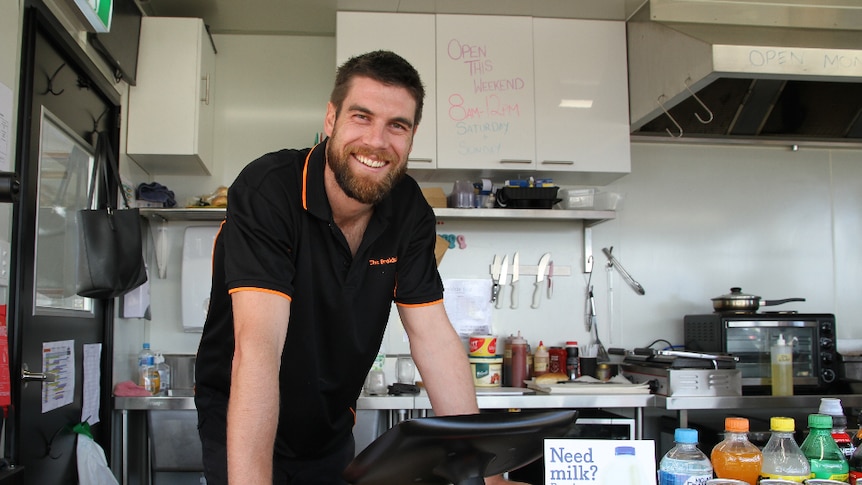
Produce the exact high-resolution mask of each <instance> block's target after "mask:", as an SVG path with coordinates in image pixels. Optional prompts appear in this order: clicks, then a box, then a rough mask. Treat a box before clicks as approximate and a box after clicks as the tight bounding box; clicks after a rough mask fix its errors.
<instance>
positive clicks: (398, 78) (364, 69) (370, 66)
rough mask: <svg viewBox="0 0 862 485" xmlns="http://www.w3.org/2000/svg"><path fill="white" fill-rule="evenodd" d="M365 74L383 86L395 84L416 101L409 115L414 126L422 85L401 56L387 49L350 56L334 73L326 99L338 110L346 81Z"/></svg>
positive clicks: (419, 114) (418, 117)
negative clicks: (333, 85) (333, 79)
mask: <svg viewBox="0 0 862 485" xmlns="http://www.w3.org/2000/svg"><path fill="white" fill-rule="evenodd" d="M359 76H361V77H367V78H369V79H373V80H375V81H377V82H380V83H383V84H386V85H387V86H397V87H402V88H404V89H406V90H407V91H408V92H409V93H410V95H411V96H413V100H414V101H416V113H415V114H414V117H413V123H414V126H415V125H418V124H419V121H420V120H421V119H422V106H423V104H424V99H425V88H424V87H423V86H422V80H421V79H420V78H419V73H418V72H416V69H414V68H413V66H412V65H410V63H409V62H407V61H406V60H405V59H404V58H403V57H401V56H399V55H398V54H395V53H394V52H390V51H382V50H381V51H374V52H369V53H367V54H362V55H359V56H356V57H351V58H350V59H348V60H347V62H345V63H344V64H342V65H341V67H339V68H338V71H337V72H336V74H335V87H334V88H333V89H332V94H331V95H330V96H329V101H330V102H331V103H332V104H333V105H334V106H335V110H336V113H340V112H341V105H342V104H343V103H344V98H346V97H347V91H349V90H350V83H351V81H352V80H353V78H355V77H359Z"/></svg>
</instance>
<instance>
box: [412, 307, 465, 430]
mask: <svg viewBox="0 0 862 485" xmlns="http://www.w3.org/2000/svg"><path fill="white" fill-rule="evenodd" d="M398 313H399V315H400V316H401V322H402V324H403V325H404V329H405V330H406V331H407V336H408V338H409V339H410V353H411V355H412V356H413V360H414V361H415V362H416V367H417V368H418V369H419V373H420V374H421V375H422V383H423V384H424V385H425V388H426V389H427V390H428V397H429V398H430V399H431V406H432V407H433V409H434V414H436V415H438V416H442V415H449V414H473V413H478V412H479V407H478V405H477V404H476V390H475V388H474V386H473V377H472V376H471V375H470V363H469V361H468V360H467V352H466V351H465V350H464V346H463V345H462V344H461V339H460V337H458V334H457V333H456V332H455V329H454V328H452V324H451V323H450V322H449V317H448V316H447V315H446V310H445V308H444V307H443V303H442V302H441V303H440V304H438V305H428V306H419V307H406V306H400V305H399V306H398Z"/></svg>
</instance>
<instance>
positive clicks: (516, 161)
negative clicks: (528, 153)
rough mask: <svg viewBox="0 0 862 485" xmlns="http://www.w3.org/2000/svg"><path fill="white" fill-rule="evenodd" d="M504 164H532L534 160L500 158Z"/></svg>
mask: <svg viewBox="0 0 862 485" xmlns="http://www.w3.org/2000/svg"><path fill="white" fill-rule="evenodd" d="M500 163H502V164H518V165H531V164H532V163H533V161H532V160H505V159H504V160H500Z"/></svg>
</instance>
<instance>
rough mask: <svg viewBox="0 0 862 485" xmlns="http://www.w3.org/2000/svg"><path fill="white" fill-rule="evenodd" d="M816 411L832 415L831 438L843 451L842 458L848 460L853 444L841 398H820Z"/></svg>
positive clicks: (851, 453) (853, 447)
mask: <svg viewBox="0 0 862 485" xmlns="http://www.w3.org/2000/svg"><path fill="white" fill-rule="evenodd" d="M818 413H819V414H828V415H829V416H832V439H834V440H835V443H836V444H838V448H839V449H841V452H842V453H844V458H845V459H847V460H850V458H851V457H852V456H853V450H854V449H855V446H853V441H852V440H851V438H850V435H849V434H847V416H845V415H844V408H843V407H842V406H841V399H838V398H836V397H824V398H821V399H820V409H819V410H818Z"/></svg>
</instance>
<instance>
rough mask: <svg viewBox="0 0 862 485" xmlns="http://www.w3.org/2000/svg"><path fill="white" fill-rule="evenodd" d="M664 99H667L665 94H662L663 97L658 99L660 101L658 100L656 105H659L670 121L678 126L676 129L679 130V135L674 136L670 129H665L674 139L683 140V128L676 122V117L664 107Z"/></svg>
mask: <svg viewBox="0 0 862 485" xmlns="http://www.w3.org/2000/svg"><path fill="white" fill-rule="evenodd" d="M664 98H665V96H664V94H662V95H661V96H659V97H658V99H657V100H656V103H658V105H659V107H660V108H661V110H662V111H664V114H666V115H667V117H668V118H670V120H671V121H672V122H673V124H674V126H676V129H677V130H679V133H678V134H676V135H674V134H673V132H672V131H670V128H665V129H664V131H666V132H667V134H668V135H670V136H671V137H673V138H682V126H680V125H679V123H677V122H676V119H674V117H673V116H671V114H670V113H669V112H668V110H667V108H665V107H664V103H662V100H663V99H664Z"/></svg>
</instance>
